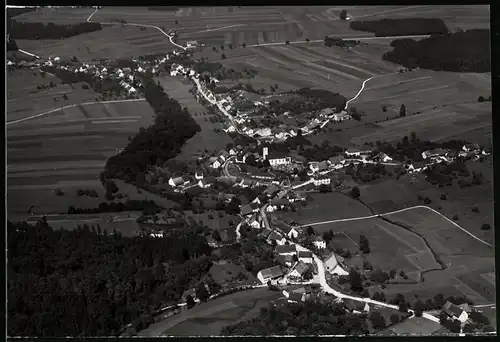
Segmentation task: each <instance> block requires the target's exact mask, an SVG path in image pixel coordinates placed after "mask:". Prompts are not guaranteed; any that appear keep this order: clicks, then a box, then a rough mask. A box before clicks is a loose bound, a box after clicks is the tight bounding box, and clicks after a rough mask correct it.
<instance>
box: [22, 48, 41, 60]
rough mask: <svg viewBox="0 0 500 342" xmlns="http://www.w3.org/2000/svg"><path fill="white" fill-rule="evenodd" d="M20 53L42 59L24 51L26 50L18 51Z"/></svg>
mask: <svg viewBox="0 0 500 342" xmlns="http://www.w3.org/2000/svg"><path fill="white" fill-rule="evenodd" d="M18 51H19V52H21V53H24V54H25V55H28V56H31V57H35V58H40V57H39V56H37V55H35V54H32V53H31V52H28V51H24V50H21V49H18Z"/></svg>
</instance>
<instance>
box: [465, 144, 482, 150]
mask: <svg viewBox="0 0 500 342" xmlns="http://www.w3.org/2000/svg"><path fill="white" fill-rule="evenodd" d="M480 149H481V147H479V145H478V144H466V145H464V146H462V150H463V151H464V152H471V151H479V150H480Z"/></svg>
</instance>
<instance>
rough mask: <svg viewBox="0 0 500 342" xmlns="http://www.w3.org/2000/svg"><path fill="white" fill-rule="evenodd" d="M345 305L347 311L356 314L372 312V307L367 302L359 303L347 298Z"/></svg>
mask: <svg viewBox="0 0 500 342" xmlns="http://www.w3.org/2000/svg"><path fill="white" fill-rule="evenodd" d="M343 304H344V307H345V308H346V310H348V311H349V312H352V313H355V314H360V313H364V312H370V306H369V305H368V303H365V302H359V301H355V300H352V299H349V298H347V299H344V301H343Z"/></svg>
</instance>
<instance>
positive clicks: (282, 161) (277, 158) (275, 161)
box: [268, 152, 292, 166]
mask: <svg viewBox="0 0 500 342" xmlns="http://www.w3.org/2000/svg"><path fill="white" fill-rule="evenodd" d="M268 158H269V164H270V165H271V166H277V165H287V164H290V163H291V162H292V158H291V157H289V156H288V155H287V154H286V153H284V152H271V153H270V154H269V157H268Z"/></svg>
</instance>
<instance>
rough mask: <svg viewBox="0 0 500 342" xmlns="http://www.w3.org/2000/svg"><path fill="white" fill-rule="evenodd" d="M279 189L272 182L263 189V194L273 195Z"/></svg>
mask: <svg viewBox="0 0 500 342" xmlns="http://www.w3.org/2000/svg"><path fill="white" fill-rule="evenodd" d="M279 191H280V188H278V187H277V186H276V185H274V184H272V185H270V186H269V187H267V189H266V190H264V194H266V195H267V196H269V197H273V196H274V195H276V194H277V193H278V192H279Z"/></svg>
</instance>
